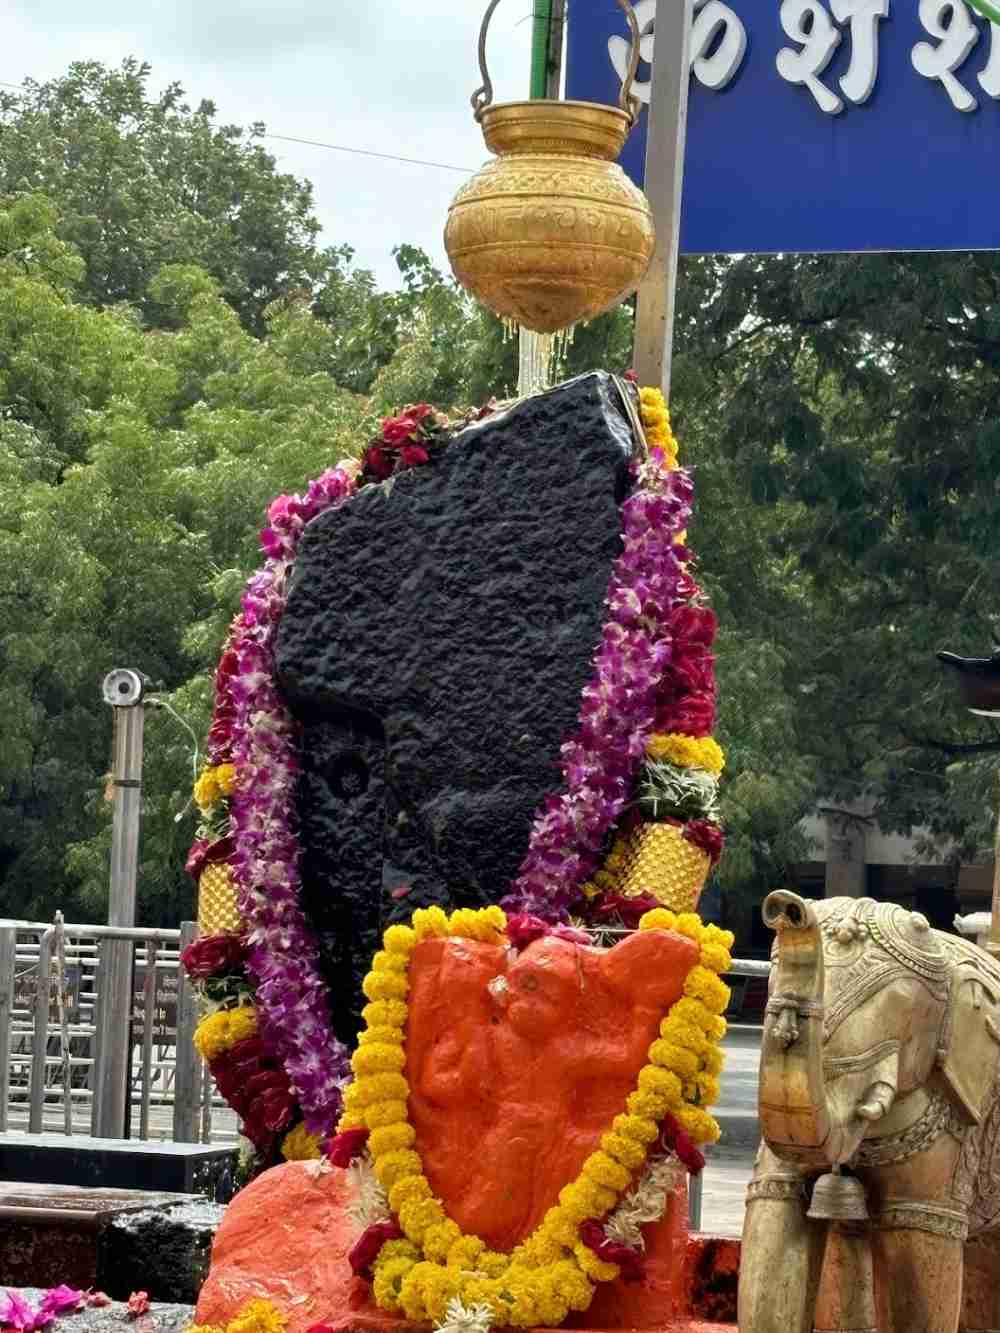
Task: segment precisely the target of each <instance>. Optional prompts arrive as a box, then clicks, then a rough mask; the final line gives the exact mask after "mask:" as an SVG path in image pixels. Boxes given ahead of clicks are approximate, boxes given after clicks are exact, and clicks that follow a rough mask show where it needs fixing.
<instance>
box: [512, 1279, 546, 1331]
mask: <svg viewBox="0 0 1000 1333" xmlns="http://www.w3.org/2000/svg"><path fill="white" fill-rule="evenodd" d="M506 1285H507V1286H508V1287H509V1288H510V1292H511V1295H512V1296H513V1298H514V1299H513V1300H512V1301H511V1302H510V1305H509V1309H508V1316H507V1317H508V1321H509V1322H510V1323H511V1324H513V1325H514V1327H515V1328H531V1327H532V1326H533V1325H534V1324H537V1323H538V1322H539V1314H538V1300H537V1297H536V1295H535V1284H534V1282H533V1280H532V1277H531V1276H530V1275H527V1274H526V1275H525V1276H523V1277H521V1276H518V1277H512V1278H510V1279H509V1280H508V1282H507V1284H506Z"/></svg>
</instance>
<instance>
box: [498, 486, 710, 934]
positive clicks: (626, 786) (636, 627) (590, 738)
mask: <svg viewBox="0 0 1000 1333" xmlns="http://www.w3.org/2000/svg"><path fill="white" fill-rule="evenodd" d="M645 472H646V478H644V480H646V485H645V486H644V487H643V488H642V489H640V490H637V491H636V492H635V493H634V494H633V495H632V496H630V497H629V499H628V500H626V501H625V503H624V505H623V506H622V539H623V543H624V549H623V550H622V553H621V555H620V556H619V557H618V560H617V561H616V562H615V566H614V568H613V570H612V572H611V580H610V584H609V587H608V595H607V599H606V605H607V607H608V611H609V613H610V614H609V618H608V620H607V622H606V623H605V626H604V630H603V633H602V635H601V644H600V647H599V648H598V650H597V655H596V657H595V659H594V667H595V671H594V675H593V677H592V679H591V680H590V682H589V683H588V684H587V685H586V686H585V687H584V691H583V702H582V704H581V707H580V726H579V729H578V731H577V732H576V734H575V735H574V736H572V737H570V739H569V740H568V741H567V742H566V743H565V744H564V745H563V747H562V759H563V767H562V773H563V778H564V780H565V789H564V790H563V791H562V792H561V793H560V794H559V795H555V796H549V797H547V798H546V800H545V804H544V805H543V807H542V809H541V810H540V811H539V813H538V815H537V816H536V818H535V821H534V824H533V825H532V830H531V839H530V842H529V844H528V852H527V855H526V856H525V858H524V861H523V862H522V863H521V868H520V871H519V873H518V877H517V879H516V880H515V881H514V883H513V885H512V886H511V892H510V894H509V895H508V896H507V897H506V898H505V899H504V900H503V903H502V905H503V907H504V909H505V910H506V911H508V912H512V913H514V912H516V913H527V914H530V915H532V916H537V917H541V918H543V919H544V920H547V921H564V920H565V919H566V917H567V915H568V910H569V907H570V904H571V903H572V901H573V899H574V898H575V897H576V895H577V891H578V889H579V886H580V885H581V884H582V883H583V882H584V881H585V879H586V878H587V876H588V875H589V874H590V873H591V871H592V870H593V869H594V867H595V866H596V864H597V861H598V858H599V855H600V852H601V848H602V844H603V842H604V838H605V836H606V834H607V832H608V830H609V829H610V828H611V827H612V825H613V824H614V823H615V822H616V821H617V820H618V818H619V817H620V816H621V814H622V812H623V810H624V809H625V806H626V804H627V803H628V801H629V800H630V799H631V797H632V794H633V792H634V788H635V779H636V775H637V773H638V771H639V767H640V765H641V764H642V762H643V758H644V756H645V753H646V742H647V740H648V739H649V737H650V735H651V734H652V732H653V729H654V718H655V701H656V690H657V685H658V683H659V681H660V677H661V676H662V674H663V670H664V667H666V665H667V664H668V663H669V661H670V659H671V655H672V640H671V634H670V629H669V622H670V612H671V611H672V610H673V609H674V607H675V606H677V605H678V604H680V603H681V602H683V601H686V600H687V597H688V595H689V594H688V587H689V585H690V578H689V576H688V575H687V574H686V573H685V570H684V562H685V561H686V560H688V559H690V554H689V552H688V551H687V550H686V549H685V548H684V547H683V546H680V545H678V541H677V539H678V536H679V535H680V534H681V533H682V532H683V531H684V529H685V528H686V526H687V521H688V519H689V517H690V514H691V499H692V495H693V489H694V488H693V486H692V483H691V478H690V475H689V474H688V473H687V472H684V471H682V470H680V469H675V470H673V471H670V472H663V471H661V470H659V469H658V468H656V467H650V468H647V469H645Z"/></svg>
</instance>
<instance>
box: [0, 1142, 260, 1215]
mask: <svg viewBox="0 0 1000 1333" xmlns="http://www.w3.org/2000/svg"><path fill="white" fill-rule="evenodd" d="M236 1156H237V1154H236V1149H235V1148H224V1147H219V1146H215V1147H212V1146H210V1145H206V1144H201V1143H164V1142H157V1141H153V1140H146V1139H95V1138H90V1137H89V1136H85V1135H77V1136H74V1137H68V1136H67V1135H65V1134H0V1181H3V1180H12V1181H26V1182H33V1183H36V1184H40V1185H80V1186H86V1187H88V1188H92V1189H101V1190H108V1189H111V1190H118V1189H125V1190H155V1191H157V1192H163V1191H166V1192H167V1193H172V1194H198V1195H203V1196H205V1197H206V1198H210V1199H213V1200H215V1201H216V1202H217V1203H226V1202H228V1200H229V1199H231V1198H232V1195H233V1190H234V1188H235V1178H236Z"/></svg>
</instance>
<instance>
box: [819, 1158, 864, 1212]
mask: <svg viewBox="0 0 1000 1333" xmlns="http://www.w3.org/2000/svg"><path fill="white" fill-rule="evenodd" d="M808 1216H809V1217H811V1218H812V1219H813V1220H814V1221H816V1222H867V1221H868V1205H867V1203H866V1202H865V1189H864V1186H863V1185H862V1183H861V1181H860V1180H858V1179H857V1178H856V1177H854V1176H844V1175H841V1173H840V1170H839V1168H835V1169H834V1170H833V1171H832V1172H831V1173H830V1174H829V1175H825V1176H820V1178H819V1180H817V1181H816V1184H815V1185H814V1186H813V1192H812V1202H811V1203H810V1204H809V1213H808Z"/></svg>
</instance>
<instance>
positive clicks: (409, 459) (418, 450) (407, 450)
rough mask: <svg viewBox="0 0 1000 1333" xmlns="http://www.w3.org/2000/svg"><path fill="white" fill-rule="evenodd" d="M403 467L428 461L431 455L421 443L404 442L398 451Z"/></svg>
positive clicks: (415, 465) (414, 465)
mask: <svg viewBox="0 0 1000 1333" xmlns="http://www.w3.org/2000/svg"><path fill="white" fill-rule="evenodd" d="M399 456H400V458H401V459H402V462H403V466H404V467H417V466H418V465H419V464H421V463H429V462H430V461H431V456H430V454H429V453H428V452H427V450H426V449H425V448H424V447H423V445H421V444H405V445H404V446H403V448H402V449H400V451H399Z"/></svg>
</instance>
